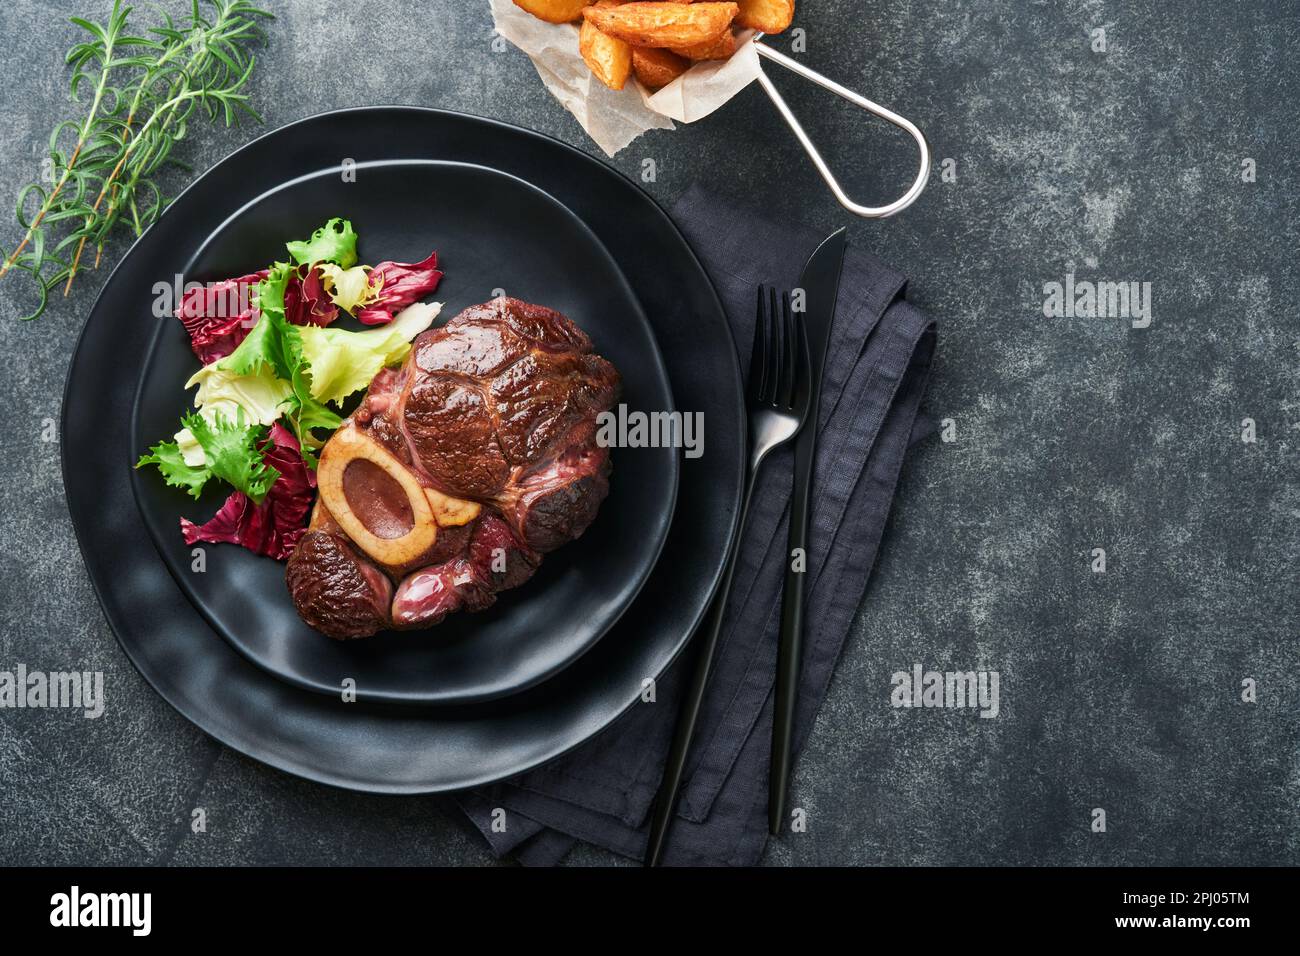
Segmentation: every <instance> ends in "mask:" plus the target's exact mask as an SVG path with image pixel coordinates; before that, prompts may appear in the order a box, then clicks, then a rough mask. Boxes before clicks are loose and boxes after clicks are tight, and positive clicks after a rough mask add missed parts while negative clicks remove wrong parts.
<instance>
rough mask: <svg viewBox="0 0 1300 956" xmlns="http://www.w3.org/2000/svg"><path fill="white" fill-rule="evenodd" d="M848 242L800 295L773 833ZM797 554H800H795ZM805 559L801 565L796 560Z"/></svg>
mask: <svg viewBox="0 0 1300 956" xmlns="http://www.w3.org/2000/svg"><path fill="white" fill-rule="evenodd" d="M846 245H847V237H846V234H845V230H844V229H842V228H841V229H839V230H837V231H835V232H833V233H831V234H830V235H829V236H827V237H826V238H825V239H824V240H822V243H821V245H819V246H818V247H817V249H816V250H815V251H814V252H813V254H812V255H811V256H810V257H809V258H808V262H807V264H806V265H805V266H804V268H803V275H802V276H800V278H799V285H798V286H797V287H796V290H795V292H796V293H797V292H798V291H799V290H802V291H803V295H804V303H803V304H804V310H805V314H804V322H805V326H806V328H807V330H808V350H809V356H810V359H811V366H812V380H811V382H810V383H809V396H810V401H811V404H810V405H809V411H808V415H809V419H808V421H806V422H805V423H804V426H803V428H802V429H800V431H799V436H798V437H797V438H796V439H795V446H794V485H793V490H792V491H791V494H790V528H789V534H788V537H787V544H786V558H785V560H786V568H785V582H784V585H783V587H782V590H781V636H780V641H779V644H778V647H777V661H776V701H775V710H774V715H773V721H772V757H771V765H770V773H769V775H768V801H767V822H768V830H769V831H770V832H771V833H772V834H773V835H776V834H779V833H780V832H781V823H782V821H783V820H784V819H785V815H786V813H785V808H786V800H787V797H788V794H789V784H790V770H791V767H790V764H791V756H792V754H791V751H792V748H793V745H794V715H795V706H796V703H797V697H798V688H799V670H800V663H801V661H802V659H803V623H804V622H803V607H804V596H805V595H804V591H805V588H804V577H805V572H806V569H807V554H808V510H809V504H810V499H811V493H812V477H813V462H814V460H815V459H816V456H817V431H818V428H819V427H820V424H821V422H820V410H821V393H822V370H823V367H824V366H825V364H826V350H827V346H828V345H829V343H830V337H831V323H832V322H833V321H834V319H835V302H836V300H837V299H838V298H839V292H840V271H841V269H842V267H843V265H844V250H845V247H846ZM793 297H794V296H792V298H793ZM796 549H799V550H798V551H796ZM796 553H797V554H799V555H801V556H802V561H801V562H800V561H796V560H795V555H796Z"/></svg>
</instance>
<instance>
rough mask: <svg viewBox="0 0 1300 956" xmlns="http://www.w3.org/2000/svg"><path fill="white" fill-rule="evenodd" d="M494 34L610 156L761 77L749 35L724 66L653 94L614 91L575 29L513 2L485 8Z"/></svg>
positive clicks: (703, 69)
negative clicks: (521, 55)
mask: <svg viewBox="0 0 1300 956" xmlns="http://www.w3.org/2000/svg"><path fill="white" fill-rule="evenodd" d="M488 4H489V5H490V6H491V8H492V19H493V21H494V23H495V26H496V31H497V33H499V34H500V35H501V36H503V37H505V38H506V39H507V40H509V41H510V42H511V43H513V44H514V45H515V46H517V47H519V49H521V50H523V51H524V52H525V53H526V54H528V57H529V59H531V60H532V61H533V66H534V67H536V69H537V75H538V76H540V77H541V78H542V82H543V83H545V84H546V88H547V89H548V90H550V91H551V93H552V94H553V95H554V96H555V98H556V99H557V100H559V101H560V102H561V103H562V104H564V108H565V109H567V110H568V111H569V112H570V113H572V114H573V115H574V116H575V117H576V118H577V120H578V122H579V123H581V124H582V128H583V129H584V130H586V131H587V135H589V136H590V137H591V138H592V139H593V140H594V141H595V143H596V145H597V146H599V147H600V148H601V149H602V150H604V151H605V154H606V155H607V156H613V155H614V154H615V153H617V152H618V151H619V150H620V149H622V148H623V147H624V146H626V145H627V144H628V143H630V142H632V140H634V139H636V138H637V137H638V136H640V135H641V134H642V133H644V132H645V131H646V130H648V129H672V128H673V120H677V121H678V122H682V123H693V122H695V121H696V120H697V119H702V118H703V117H705V116H708V115H709V114H710V113H712V112H713V111H714V110H716V109H717V108H718V107H719V106H721V105H722V104H723V103H725V102H727V100H729V99H731V98H732V97H733V96H735V95H736V94H737V93H739V92H740V91H741V90H743V89H744V88H745V87H746V86H748V85H749V84H750V83H752V82H753V81H754V78H755V77H757V76H758V71H759V69H760V67H759V63H758V53H757V52H756V51H755V50H754V45H753V43H752V42H751V41H752V40H753V38H754V37H755V36H756V34H755V33H754V31H752V30H749V31H745V32H744V33H742V34H740V36H739V37H738V38H737V42H736V52H735V53H734V54H733V55H732V56H731V58H730V59H727V60H709V61H706V62H702V63H697V64H696V65H695V66H693V67H691V68H690V69H689V70H687V71H686V72H685V73H684V74H682V75H681V76H680V77H678V78H677V79H675V80H673V82H671V83H669V84H668V85H667V86H665V87H664V88H663V89H661V90H659V91H658V92H656V93H650V92H649V91H648V90H645V89H643V88H642V87H641V85H640V84H639V83H637V82H636V80H635V79H634V78H629V79H628V81H627V85H626V86H625V87H623V89H621V90H611V89H609V88H608V87H607V86H605V84H604V83H602V82H600V80H598V79H596V78H595V77H594V76H592V75H591V71H590V70H589V69H587V64H585V63H583V62H582V56H581V55H580V54H579V53H578V27H577V25H576V24H572V23H547V22H545V21H544V20H539V19H537V18H536V17H535V16H533V15H532V14H531V13H527V12H526V11H524V10H522V9H520V8H519V7H517V6H515V5H514V3H512V2H511V0H488Z"/></svg>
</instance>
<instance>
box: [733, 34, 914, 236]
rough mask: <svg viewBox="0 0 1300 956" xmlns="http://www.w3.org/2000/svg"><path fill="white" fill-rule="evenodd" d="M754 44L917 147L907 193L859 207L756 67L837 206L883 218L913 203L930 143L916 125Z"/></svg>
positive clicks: (761, 53)
mask: <svg viewBox="0 0 1300 956" xmlns="http://www.w3.org/2000/svg"><path fill="white" fill-rule="evenodd" d="M754 46H755V48H757V50H758V52H759V54H760V55H761V56H764V57H767V59H769V60H771V61H772V62H774V63H777V64H779V65H780V66H783V67H785V68H786V69H787V70H790V71H791V72H793V73H797V74H798V75H799V76H802V77H803V78H804V79H806V80H811V81H812V82H813V83H816V84H817V85H818V86H820V87H822V88H823V89H827V90H830V91H831V92H832V93H834V94H835V95H836V96H839V97H841V98H843V99H846V100H848V101H849V102H850V103H852V104H853V105H854V106H858V107H860V108H862V109H864V110H866V111H867V112H868V113H872V114H874V115H876V116H879V117H880V118H881V119H882V120H885V122H887V123H893V124H894V125H895V126H897V127H898V128H899V129H901V130H905V131H906V132H907V133H908V135H910V136H911V137H912V139H913V140H915V141H916V146H917V149H919V150H920V152H921V166H920V169H919V170H918V171H917V174H916V179H915V180H913V182H912V185H911V186H910V187H909V188H908V190H907V192H905V193H903V195H902V196H900V197H899V198H897V199H895V200H894V201H893V202H891V203H889V204H888V205H886V206H863V205H861V204H860V203H856V202H854V201H853V200H852V199H850V198H849V197H848V194H847V193H845V192H844V189H843V187H841V186H840V184H839V182H838V181H837V180H836V179H835V176H834V174H833V173H832V172H831V170H830V167H829V166H827V165H826V160H824V159H822V154H821V153H819V152H818V151H817V147H816V146H814V145H813V141H812V140H811V139H809V138H808V134H807V133H806V132H804V128H803V127H802V126H801V125H800V124H799V120H798V119H797V118H796V117H795V115H794V113H793V112H791V110H790V107H789V106H788V105H786V102H785V100H784V99H783V98H782V97H781V94H780V93H779V92H778V91H777V88H776V87H775V86H773V85H772V81H771V80H769V79H768V78H767V75H766V74H765V73H763V72H762V70H760V71H759V74H758V82H759V84H760V85H761V86H762V87H763V90H764V92H766V93H767V95H768V97H769V98H770V99H771V100H772V103H773V104H775V106H776V109H777V112H779V113H780V114H781V116H782V117H783V118H784V119H785V121H786V123H787V124H788V125H789V126H790V129H792V130H793V131H794V135H795V137H796V138H798V140H799V142H800V143H802V144H803V148H804V150H805V151H806V152H807V153H808V156H809V157H810V158H811V159H812V161H813V165H814V166H815V167H817V172H819V173H821V176H822V179H824V180H826V185H827V186H829V187H830V189H831V192H832V193H834V194H835V198H836V199H837V200H839V203H840V205H841V206H843V207H844V208H845V209H847V210H848V211H849V212H851V213H853V214H854V215H855V216H861V217H862V218H863V219H884V218H886V217H888V216H892V215H894V214H895V213H898V212H902V211H903V210H904V209H906V208H907V207H908V206H910V205H912V203H914V202H916V198H917V197H918V196H920V195H921V193H922V192H923V191H924V190H925V185H926V182H927V181H928V180H929V178H930V144H929V143H927V142H926V141H925V134H924V133H922V132H921V130H920V129H918V128H917V126H916V124H915V123H913V122H912V121H911V120H909V119H908V118H907V117H905V116H899V115H898V114H897V113H895V112H893V111H892V110H887V109H885V108H884V107H883V106H881V105H880V104H879V103H873V102H872V101H871V100H869V99H867V98H866V97H865V96H859V95H858V94H857V93H854V92H853V91H852V90H850V89H848V88H847V87H843V86H840V84H838V83H836V82H835V81H834V80H828V79H827V78H826V77H824V76H822V75H821V74H820V73H818V72H816V71H815V70H810V69H808V67H806V66H804V65H803V64H802V63H800V62H799V61H798V60H795V59H792V58H790V57H788V56H786V55H785V54H784V53H778V52H777V51H776V50H773V49H772V48H771V47H769V46H765V45H764V44H762V43H759V42H758V41H757V40H755V41H754Z"/></svg>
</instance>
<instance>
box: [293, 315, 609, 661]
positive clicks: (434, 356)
mask: <svg viewBox="0 0 1300 956" xmlns="http://www.w3.org/2000/svg"><path fill="white" fill-rule="evenodd" d="M618 392H619V375H618V372H617V371H616V370H615V369H614V366H612V365H611V364H610V363H609V362H607V361H605V359H603V358H601V357H600V356H599V355H596V354H594V353H593V352H592V350H591V341H590V339H588V338H587V336H586V334H584V333H583V332H582V330H581V329H579V328H578V327H577V326H575V325H574V324H573V323H572V322H570V321H569V320H568V319H567V318H565V317H564V316H563V315H561V314H560V313H559V312H556V311H554V310H552V309H547V308H543V307H542V306H538V305H530V304H529V303H527V302H520V301H519V300H518V299H507V298H497V299H493V300H491V301H490V302H485V303H483V304H482V305H476V306H472V307H470V308H468V309H466V310H465V311H464V312H462V313H460V314H459V315H457V316H456V317H455V318H453V319H452V320H451V321H450V322H448V323H447V324H446V325H444V326H442V327H441V328H437V329H430V330H428V331H427V332H424V333H423V334H421V335H420V336H419V337H418V338H416V340H415V342H414V343H413V345H412V348H411V353H410V355H409V356H408V357H407V359H406V362H405V363H404V364H403V365H402V366H401V367H400V368H397V369H385V370H384V371H382V372H380V373H379V374H378V375H376V376H375V378H374V381H372V382H371V384H370V388H369V390H368V391H367V393H366V397H365V398H364V399H363V400H362V402H361V404H360V405H359V406H358V407H357V409H356V411H355V412H353V414H352V415H351V416H350V417H349V418H348V419H347V420H346V421H345V422H344V423H343V425H342V426H341V427H340V428H339V429H338V431H336V432H335V433H334V435H333V436H332V437H331V438H330V440H329V441H328V442H326V444H325V447H324V448H323V449H321V456H320V467H319V470H318V472H317V477H318V485H319V488H320V497H319V498H318V500H317V502H316V507H315V510H314V511H313V513H312V519H311V525H310V527H309V530H308V532H307V533H306V534H305V535H303V537H302V540H301V541H299V543H298V546H297V547H296V548H295V549H294V552H293V554H292V555H291V556H290V558H289V564H288V568H287V571H286V574H285V579H286V582H287V583H288V586H289V592H290V594H291V595H292V596H293V602H294V606H295V607H296V608H297V609H298V614H299V615H300V616H301V617H302V619H303V620H304V621H306V622H307V623H308V624H310V625H311V626H312V627H313V628H315V629H316V630H318V631H321V632H322V633H324V634H328V635H329V636H331V637H336V638H351V637H365V636H368V635H370V634H374V633H375V632H376V631H380V630H383V629H385V628H417V627H428V626H430V625H433V624H437V623H438V622H439V621H441V620H442V619H443V618H444V617H446V616H447V615H448V614H449V613H451V612H452V611H457V610H466V611H477V610H481V609H483V608H485V607H487V606H488V605H490V604H491V603H492V602H493V601H494V600H496V594H497V592H499V591H503V590H505V589H506V588H512V587H517V586H518V585H520V584H522V583H523V582H524V581H526V580H528V578H529V577H530V576H531V575H532V573H533V571H535V570H536V569H537V566H538V564H539V563H540V562H541V557H542V555H543V554H545V553H546V552H548V551H553V550H555V549H556V548H558V547H560V545H562V544H564V543H565V542H568V541H572V540H573V539H574V538H576V537H578V536H579V535H580V534H582V533H583V531H585V530H586V528H587V526H588V525H589V524H590V523H591V521H592V519H593V518H595V516H596V510H597V509H598V508H599V507H600V503H601V501H603V500H604V498H605V495H606V494H607V493H608V492H609V472H610V463H609V451H608V449H606V448H602V447H599V446H598V445H597V444H596V416H597V415H599V414H600V413H601V412H603V411H607V410H609V409H610V408H611V407H612V406H613V404H614V402H615V401H616V400H617V398H618Z"/></svg>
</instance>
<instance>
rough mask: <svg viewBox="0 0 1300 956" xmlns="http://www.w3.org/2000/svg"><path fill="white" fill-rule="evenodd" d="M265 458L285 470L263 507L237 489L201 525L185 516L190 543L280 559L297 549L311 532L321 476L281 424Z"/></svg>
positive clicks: (264, 451) (265, 447)
mask: <svg viewBox="0 0 1300 956" xmlns="http://www.w3.org/2000/svg"><path fill="white" fill-rule="evenodd" d="M262 461H263V462H264V463H265V464H266V465H268V466H269V467H271V468H274V469H275V470H276V471H278V472H279V473H280V477H279V478H277V479H276V480H275V483H274V484H273V485H272V486H271V490H270V491H269V492H267V495H266V498H265V499H263V501H262V503H261V504H260V505H255V504H253V502H252V500H250V499H249V497H248V496H247V495H245V494H244V493H243V492H239V491H236V492H233V493H232V494H231V495H230V497H229V498H227V499H226V503H225V504H224V505H222V506H221V508H220V509H219V510H218V511H217V513H216V514H215V515H213V516H212V518H211V519H210V520H209V521H207V522H206V523H204V524H202V525H196V524H194V522H192V521H187V520H186V519H185V518H182V519H181V534H182V535H184V537H185V543H186V544H194V543H195V542H196V541H209V542H212V543H229V544H238V545H240V546H241V547H244V548H247V549H248V550H249V551H253V552H255V553H257V554H265V555H268V556H269V557H272V558H275V559H276V560H277V561H284V560H286V559H287V558H288V557H289V555H290V554H291V553H293V549H294V545H296V544H297V543H298V539H299V538H301V537H302V536H303V535H304V534H305V533H306V531H307V516H308V514H309V512H310V511H311V505H312V498H313V489H314V488H315V487H316V474H315V472H313V471H312V470H311V469H310V468H308V467H307V465H306V464H305V463H304V462H303V460H302V455H301V454H300V453H299V450H298V441H297V439H295V438H294V437H293V434H292V433H291V432H290V431H289V430H288V429H286V428H285V427H283V426H282V425H281V424H280V423H279V422H276V423H275V424H274V425H272V426H271V433H270V435H268V436H267V439H266V442H265V443H264V444H263V445H262Z"/></svg>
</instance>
